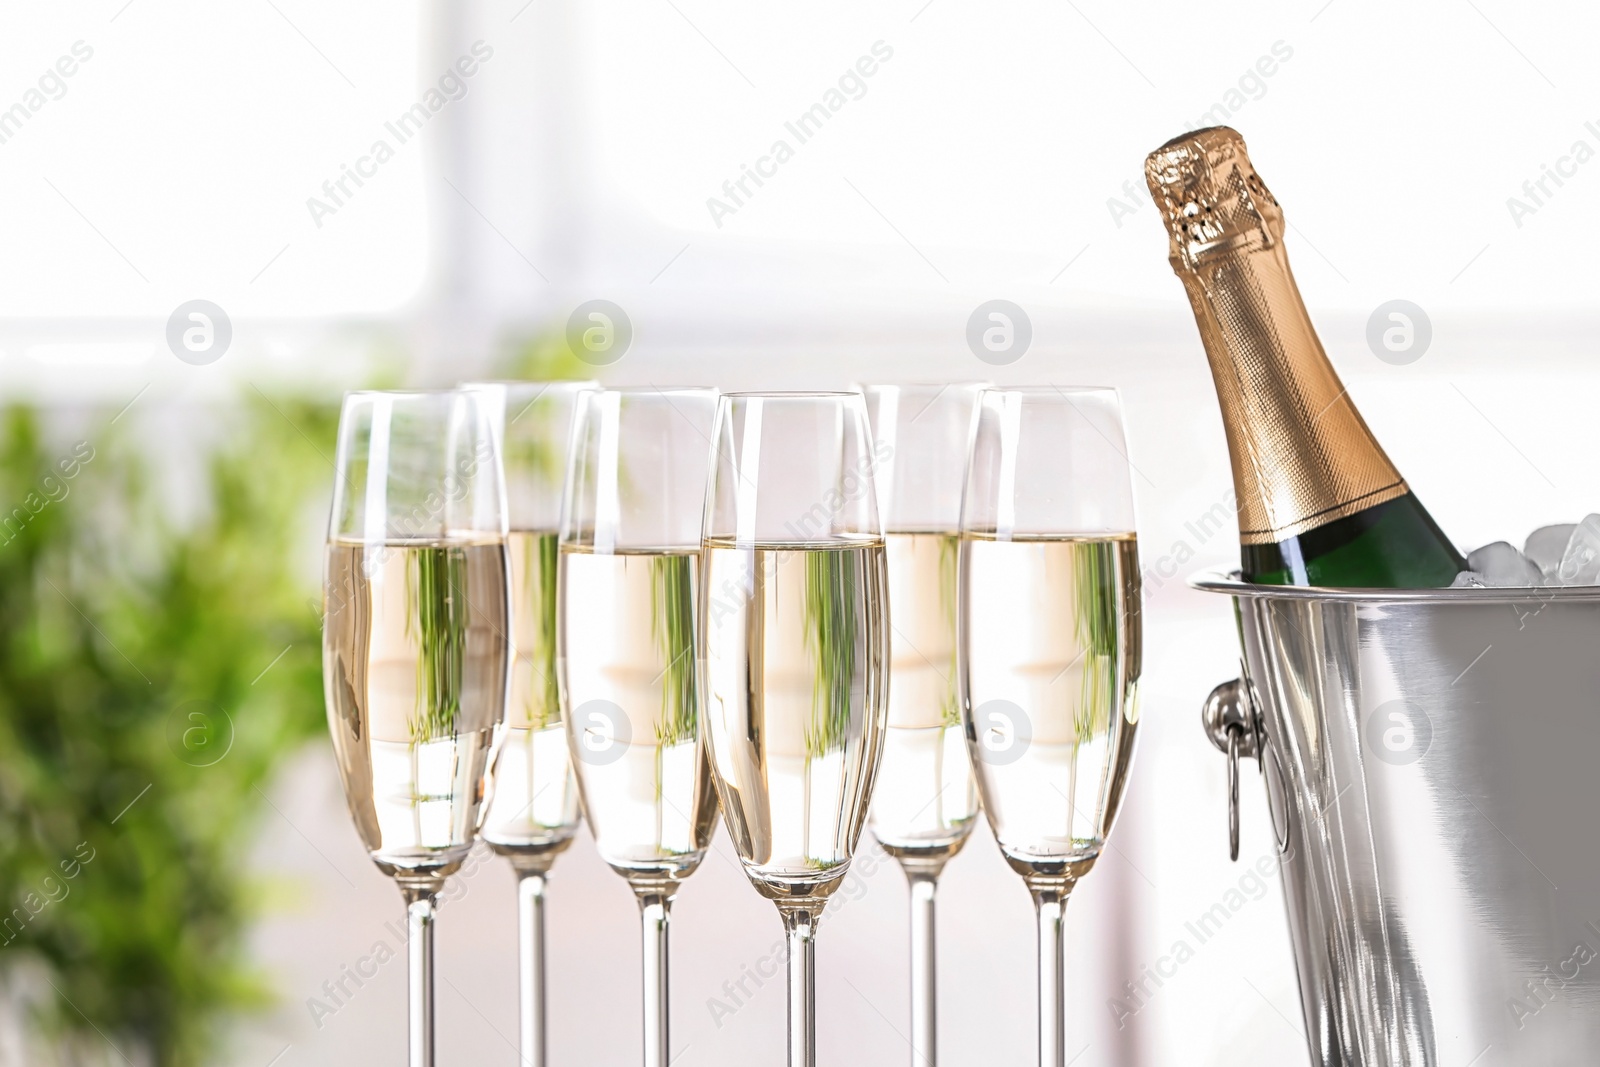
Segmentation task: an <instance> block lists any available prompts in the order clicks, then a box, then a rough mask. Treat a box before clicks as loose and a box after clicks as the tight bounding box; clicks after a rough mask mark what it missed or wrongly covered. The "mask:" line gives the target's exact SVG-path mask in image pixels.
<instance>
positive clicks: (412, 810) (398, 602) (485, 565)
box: [322, 391, 512, 1067]
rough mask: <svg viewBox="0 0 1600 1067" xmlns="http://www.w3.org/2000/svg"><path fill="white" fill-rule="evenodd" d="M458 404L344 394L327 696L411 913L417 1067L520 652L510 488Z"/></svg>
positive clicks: (364, 827)
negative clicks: (446, 916) (445, 929)
mask: <svg viewBox="0 0 1600 1067" xmlns="http://www.w3.org/2000/svg"><path fill="white" fill-rule="evenodd" d="M499 464H500V457H499V454H498V450H497V448H496V444H495V439H494V434H493V432H492V429H491V427H490V419H489V417H488V414H487V411H486V409H485V407H484V405H483V404H482V403H481V400H480V398H479V397H477V396H474V395H473V394H471V393H465V392H459V391H447V392H431V393H387V392H363V393H351V394H349V395H348V396H346V397H345V401H344V408H343V410H342V411H341V413H340V417H339V446H338V460H337V471H338V479H337V481H336V482H335V485H334V493H333V508H332V517H331V519H330V521H329V526H328V546H327V566H326V572H325V581H324V618H323V639H322V641H323V658H322V662H323V685H324V689H325V692H326V699H327V711H328V728H329V731H330V733H331V734H332V737H333V748H334V753H335V755H336V756H337V758H338V762H339V775H340V778H341V779H342V780H343V783H344V791H345V799H346V801H347V802H348V804H349V807H350V814H351V817H352V818H353V819H354V820H355V824H356V829H357V831H358V832H359V833H360V835H361V840H362V842H363V843H364V844H365V845H366V846H367V850H368V852H369V853H370V854H371V856H372V859H373V861H374V862H375V863H376V864H377V865H378V868H379V869H380V870H382V871H383V872H384V873H385V874H387V875H389V876H390V877H392V878H394V879H395V881H396V882H397V883H398V884H399V886H400V891H401V893H402V895H403V896H404V897H405V901H406V918H407V944H408V950H407V951H408V956H409V961H410V988H411V994H410V1063H411V1064H412V1067H431V1065H432V1063H433V1044H434V1042H433V927H434V916H435V911H434V909H435V902H436V898H437V895H438V892H439V890H440V889H441V888H442V887H443V885H444V882H445V879H446V878H447V877H448V876H449V875H450V874H452V873H454V872H455V871H456V870H457V869H458V868H459V867H460V866H461V863H462V861H463V860H464V859H466V856H467V853H468V852H469V851H470V850H471V849H472V845H473V842H474V841H475V839H476V837H477V834H478V829H479V824H480V822H481V820H482V817H483V813H484V806H483V800H484V798H485V796H487V795H488V794H489V792H490V791H491V781H490V772H491V769H492V766H493V758H494V753H495V749H496V747H497V745H498V744H499V741H500V735H501V727H502V722H503V719H504V715H505V705H506V689H507V682H508V679H509V677H510V662H511V656H512V644H511V638H510V630H511V612H510V596H509V591H510V589H509V580H508V566H507V559H506V516H505V487H504V484H503V482H502V480H501V473H500V465H499Z"/></svg>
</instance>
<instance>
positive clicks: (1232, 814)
mask: <svg viewBox="0 0 1600 1067" xmlns="http://www.w3.org/2000/svg"><path fill="white" fill-rule="evenodd" d="M1200 725H1201V726H1203V727H1205V731H1206V737H1208V738H1210V740H1211V743H1212V744H1213V745H1215V746H1216V748H1217V750H1218V751H1219V752H1222V753H1223V754H1224V755H1226V756H1227V757H1228V858H1229V859H1231V860H1233V861H1234V862H1236V863H1237V862H1238V860H1239V759H1240V757H1242V756H1248V757H1249V758H1251V759H1254V760H1257V761H1258V762H1259V760H1260V758H1261V718H1260V716H1259V715H1258V714H1257V712H1256V709H1255V705H1254V704H1253V703H1252V702H1251V700H1250V691H1249V689H1247V688H1246V686H1245V684H1244V682H1243V681H1241V680H1240V679H1238V678H1235V679H1233V680H1232V681H1231V682H1223V683H1222V684H1221V685H1219V686H1217V687H1216V688H1215V689H1213V690H1211V695H1210V696H1208V697H1206V703H1205V706H1204V707H1203V708H1201V709H1200Z"/></svg>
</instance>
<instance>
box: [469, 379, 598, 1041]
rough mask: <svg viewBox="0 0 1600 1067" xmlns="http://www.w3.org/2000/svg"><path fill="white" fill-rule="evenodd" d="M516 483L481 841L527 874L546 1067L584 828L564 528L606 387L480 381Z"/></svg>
mask: <svg viewBox="0 0 1600 1067" xmlns="http://www.w3.org/2000/svg"><path fill="white" fill-rule="evenodd" d="M462 388H463V389H465V390H467V391H470V392H472V393H474V394H475V395H477V396H479V397H481V398H482V402H483V405H484V407H485V410H486V411H487V413H488V417H489V421H490V425H491V427H492V430H493V432H494V435H495V441H496V444H497V446H498V451H499V453H500V456H501V465H502V470H503V471H504V477H505V484H506V508H507V524H508V527H509V530H510V532H509V533H508V534H507V536H506V553H507V556H508V559H509V564H510V574H511V631H510V632H511V641H512V647H513V653H514V655H513V658H512V661H511V689H510V696H509V699H508V701H507V703H506V731H505V740H504V742H503V744H502V745H501V749H500V756H499V759H498V761H497V762H496V764H495V770H494V782H495V787H494V795H493V797H492V798H491V799H490V801H489V808H488V812H487V814H486V815H485V817H484V821H483V830H482V834H481V836H482V837H483V839H484V841H486V842H488V844H489V847H490V848H492V849H494V851H495V852H497V853H498V854H500V855H502V856H504V857H506V859H507V860H508V861H509V862H510V863H511V867H512V869H513V870H514V871H515V872H516V876H517V930H518V962H519V972H520V981H519V987H520V997H519V999H520V1001H521V1004H520V1012H519V1014H520V1017H521V1018H520V1031H521V1055H522V1063H523V1064H524V1065H525V1067H544V1065H545V1062H546V1038H545V968H544V955H545V953H544V910H545V889H546V886H547V884H548V881H549V878H550V868H551V865H552V864H554V863H555V860H556V857H557V856H558V855H560V854H561V853H562V852H563V851H565V850H566V848H567V846H568V845H570V844H571V843H572V835H573V834H574V833H575V832H576V831H577V829H578V818H579V815H578V788H577V783H576V781H575V780H574V778H573V774H572V767H571V764H570V761H569V758H568V754H567V734H566V728H565V727H564V726H563V724H562V716H561V702H560V700H559V699H558V695H557V687H556V528H557V525H558V523H559V522H560V518H561V498H562V484H563V478H564V477H565V475H566V465H567V448H568V444H569V439H570V437H571V433H572V422H573V413H574V411H575V410H576V407H577V403H578V399H579V398H580V397H581V396H583V395H584V394H585V393H587V392H589V391H591V390H593V389H595V388H596V385H595V383H594V382H472V383H469V384H467V385H464V386H462Z"/></svg>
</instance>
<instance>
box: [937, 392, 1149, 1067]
mask: <svg viewBox="0 0 1600 1067" xmlns="http://www.w3.org/2000/svg"><path fill="white" fill-rule="evenodd" d="M958 583H959V600H960V608H959V612H958V617H959V629H958V650H957V660H958V666H959V672H958V673H959V686H960V691H961V695H962V714H963V718H964V721H965V725H966V733H967V745H968V748H969V750H970V751H971V754H972V764H973V769H974V770H975V771H976V773H977V778H978V789H979V792H980V794H981V795H982V797H983V808H984V813H985V814H986V815H987V816H988V819H989V826H990V827H991V828H992V829H993V831H994V836H995V839H996V840H997V841H998V843H999V845H1000V851H1001V853H1002V854H1003V855H1004V856H1005V858H1006V861H1007V862H1008V863H1009V864H1010V865H1011V867H1012V869H1013V870H1015V871H1016V872H1017V873H1018V874H1020V875H1022V877H1023V879H1024V880H1025V881H1026V883H1027V885H1028V888H1029V890H1030V891H1031V892H1032V894H1033V900H1034V905H1035V908H1036V910H1037V914H1038V924H1039V1062H1040V1064H1041V1067H1063V1065H1064V1064H1065V1063H1067V1062H1068V1055H1067V1050H1066V1029H1065V1025H1064V1017H1065V1007H1066V1004H1065V991H1064V989H1063V978H1064V960H1063V940H1062V918H1063V912H1064V909H1065V907H1066V902H1067V897H1068V896H1069V895H1070V894H1071V892H1072V889H1073V887H1074V886H1075V885H1077V883H1078V880H1079V879H1081V878H1083V877H1084V876H1086V875H1087V874H1088V873H1089V871H1090V870H1091V869H1092V868H1093V867H1094V864H1095V861H1096V860H1097V859H1098V858H1099V856H1100V852H1101V849H1102V848H1103V847H1104V846H1105V843H1106V837H1107V835H1109V834H1110V832H1111V826H1112V822H1113V821H1114V820H1115V819H1116V815H1117V809H1118V808H1119V807H1120V806H1121V802H1122V793H1123V789H1124V787H1125V785H1126V783H1127V775H1128V768H1129V764H1130V762H1131V760H1132V756H1133V743H1134V734H1135V732H1136V730H1137V728H1138V721H1139V712H1138V707H1139V705H1138V683H1139V672H1140V663H1141V658H1142V657H1141V647H1140V634H1141V629H1140V613H1139V596H1140V593H1139V552H1138V547H1137V541H1136V538H1135V535H1134V515H1133V490H1132V485H1131V482H1130V480H1129V477H1128V460H1127V449H1126V446H1125V445H1124V436H1123V430H1122V413H1121V407H1120V404H1119V402H1118V400H1117V395H1116V393H1115V392H1113V391H1112V390H1109V389H1056V388H1048V387H1047V388H1041V389H988V390H985V391H984V392H983V393H982V394H981V395H980V397H979V401H978V412H977V417H976V419H975V421H974V426H973V434H972V443H971V450H970V455H969V460H968V466H967V480H966V492H965V495H964V498H963V503H962V512H961V561H960V568H959V576H958Z"/></svg>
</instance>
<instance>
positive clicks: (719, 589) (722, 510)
mask: <svg viewBox="0 0 1600 1067" xmlns="http://www.w3.org/2000/svg"><path fill="white" fill-rule="evenodd" d="M713 442H714V444H713V449H712V456H711V472H710V484H709V486H708V488H707V493H706V505H705V524H704V528H703V532H702V537H701V546H702V547H701V553H702V566H703V568H704V569H703V570H702V572H701V586H700V588H701V604H702V605H703V609H702V613H701V621H700V633H701V636H702V640H701V649H702V655H703V656H704V657H705V659H704V667H703V670H704V675H705V690H704V696H705V707H704V710H703V713H702V716H703V717H702V719H701V728H702V730H703V731H704V736H705V738H706V741H707V745H708V749H709V752H710V755H711V770H712V776H713V777H714V778H715V779H716V783H717V794H718V796H719V798H720V799H721V801H722V813H723V818H724V820H725V821H726V823H727V826H728V831H729V834H730V835H731V836H732V838H733V841H734V844H735V845H736V846H737V848H738V850H739V858H740V860H741V861H742V863H743V866H744V870H745V874H746V875H747V876H748V877H749V879H750V881H751V883H752V884H754V886H755V888H756V889H757V891H759V892H760V893H761V895H762V896H764V897H767V898H768V899H770V900H772V901H774V902H775V903H776V904H777V907H778V911H779V913H780V914H781V915H782V917H783V924H784V929H785V933H786V938H787V943H788V966H789V1064H790V1067H813V1065H814V1064H815V1063H816V1024H815V985H814V974H815V969H814V956H813V950H814V945H815V937H816V930H817V922H818V920H819V919H820V918H821V916H822V909H823V907H824V905H825V904H826V903H827V899H828V896H829V895H830V894H831V893H833V891H834V890H835V889H837V888H838V886H839V884H840V882H841V881H842V880H843V879H844V876H845V874H846V873H847V871H848V870H849V866H850V858H851V856H852V855H853V854H854V852H855V847H856V842H857V840H858V839H859V838H860V836H861V828H862V826H863V825H864V824H865V822H866V815H867V806H868V804H869V802H870V801H871V798H872V784H873V777H874V775H875V774H876V773H877V765H878V760H879V758H880V756H881V754H882V749H883V732H884V727H885V722H886V719H887V717H888V710H889V705H888V682H889V676H888V668H889V625H888V624H889V619H888V611H889V606H888V599H887V596H886V592H887V590H886V588H885V587H886V585H887V577H886V574H885V563H884V547H883V528H882V527H881V526H880V524H879V522H878V509H877V506H876V500H875V499H874V494H873V481H872V464H873V455H872V443H871V437H870V434H869V433H868V431H867V418H866V407H865V404H864V403H863V401H862V398H861V396H860V394H858V393H735V394H730V395H727V396H724V397H722V399H721V400H720V401H719V402H718V407H717V428H716V433H715V434H714V436H713Z"/></svg>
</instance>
